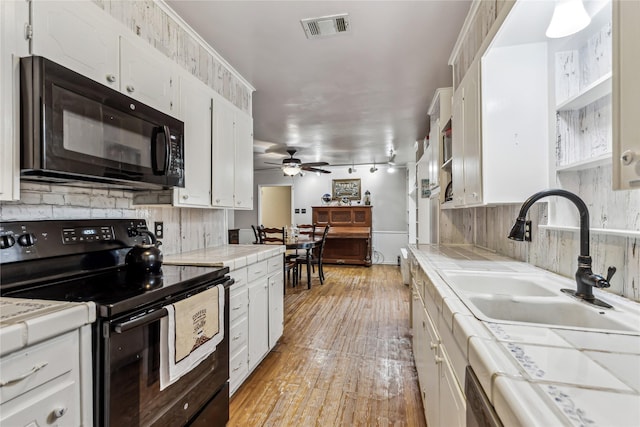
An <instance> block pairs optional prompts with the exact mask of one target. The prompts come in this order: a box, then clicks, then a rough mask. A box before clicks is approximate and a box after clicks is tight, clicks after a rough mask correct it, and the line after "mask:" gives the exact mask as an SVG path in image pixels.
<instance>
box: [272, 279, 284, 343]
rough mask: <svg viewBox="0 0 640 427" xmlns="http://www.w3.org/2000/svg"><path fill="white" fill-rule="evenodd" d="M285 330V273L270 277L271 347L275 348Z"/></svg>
mask: <svg viewBox="0 0 640 427" xmlns="http://www.w3.org/2000/svg"><path fill="white" fill-rule="evenodd" d="M283 331H284V275H283V273H278V274H276V275H273V276H271V277H269V348H273V347H274V346H275V345H276V342H277V341H278V340H279V339H280V337H281V336H282V332H283Z"/></svg>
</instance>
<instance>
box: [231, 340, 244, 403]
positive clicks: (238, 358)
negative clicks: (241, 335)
mask: <svg viewBox="0 0 640 427" xmlns="http://www.w3.org/2000/svg"><path fill="white" fill-rule="evenodd" d="M248 354H249V353H248V351H247V347H246V346H245V347H243V348H242V349H241V350H240V351H239V352H238V353H236V354H235V355H234V356H233V357H232V358H231V361H229V389H230V394H233V393H234V392H235V391H236V390H237V389H238V387H240V385H241V384H242V383H243V382H244V379H245V378H246V377H247V375H248V374H249V361H248Z"/></svg>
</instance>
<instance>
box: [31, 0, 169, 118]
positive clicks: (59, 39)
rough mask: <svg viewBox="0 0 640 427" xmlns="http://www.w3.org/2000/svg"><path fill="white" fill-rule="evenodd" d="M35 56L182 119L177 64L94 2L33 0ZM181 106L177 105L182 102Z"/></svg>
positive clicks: (32, 49)
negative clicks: (177, 97) (42, 57)
mask: <svg viewBox="0 0 640 427" xmlns="http://www.w3.org/2000/svg"><path fill="white" fill-rule="evenodd" d="M30 4H31V8H32V21H31V22H32V23H31V28H32V32H33V36H32V44H31V53H32V54H33V55H39V56H44V57H46V58H48V59H50V60H52V61H53V62H56V63H58V64H60V65H62V66H64V67H67V68H69V69H71V70H73V71H76V72H77V73H80V74H82V75H84V76H86V77H89V78H91V79H93V80H95V81H97V82H99V83H102V84H104V85H107V86H109V87H111V88H113V89H115V90H118V91H120V92H122V93H124V94H126V95H128V96H130V97H132V98H134V99H136V100H138V101H140V102H143V103H145V104H147V105H149V106H151V107H153V108H156V109H158V110H160V111H162V112H164V113H167V114H170V115H176V112H177V111H176V108H175V107H174V103H175V101H176V96H177V91H176V90H175V80H176V79H175V66H174V64H173V62H171V61H170V60H169V59H168V58H166V57H164V56H163V55H162V54H161V53H160V52H158V51H156V50H155V49H154V48H153V47H151V46H149V44H148V43H146V42H144V41H142V40H137V39H136V38H135V37H134V36H124V35H123V34H127V32H128V30H127V29H126V28H125V27H123V26H122V25H120V24H119V23H118V22H116V21H114V20H113V18H111V16H109V15H108V14H107V13H106V12H104V11H103V10H101V9H100V8H99V7H97V6H96V5H95V4H93V3H92V2H57V1H32V2H31V3H30ZM176 104H177V103H176Z"/></svg>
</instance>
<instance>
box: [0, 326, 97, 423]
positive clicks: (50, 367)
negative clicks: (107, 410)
mask: <svg viewBox="0 0 640 427" xmlns="http://www.w3.org/2000/svg"><path fill="white" fill-rule="evenodd" d="M90 340H91V329H90V326H84V327H82V328H80V329H78V330H73V331H70V332H67V333H65V334H63V335H59V336H57V337H55V338H51V339H49V340H47V341H44V342H41V343H39V344H35V345H32V346H29V347H25V348H23V349H20V350H17V351H15V352H13V353H10V354H8V355H5V356H3V357H2V359H0V373H1V376H2V378H1V380H2V383H3V385H2V388H0V425H3V426H4V425H6V426H32V425H33V426H46V425H57V426H78V425H87V423H91V418H92V415H93V412H92V410H91V395H90V393H91V392H90V390H91V379H90V378H84V375H86V374H87V373H90V369H91V368H90V367H89V371H87V370H86V369H85V370H83V369H82V364H84V363H87V362H89V363H88V365H89V366H90V357H91V356H90V354H91V349H90V347H89V343H90ZM83 354H87V355H89V356H88V359H86V357H85V356H84V355H83Z"/></svg>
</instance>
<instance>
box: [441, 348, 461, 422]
mask: <svg viewBox="0 0 640 427" xmlns="http://www.w3.org/2000/svg"><path fill="white" fill-rule="evenodd" d="M438 412H439V416H440V420H439V421H440V424H439V425H441V426H446V427H464V426H466V413H467V412H466V402H465V397H464V394H463V393H462V390H461V389H460V387H459V386H458V382H457V381H456V378H455V375H454V373H453V370H452V369H451V365H450V364H449V360H448V359H447V358H446V357H444V355H443V357H442V361H441V363H440V410H439V411H438ZM434 425H436V424H434Z"/></svg>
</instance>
